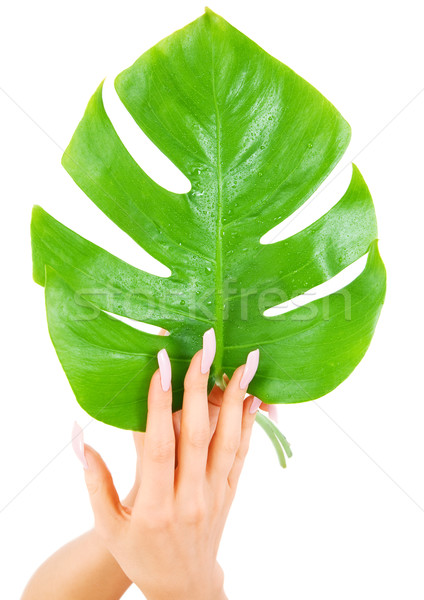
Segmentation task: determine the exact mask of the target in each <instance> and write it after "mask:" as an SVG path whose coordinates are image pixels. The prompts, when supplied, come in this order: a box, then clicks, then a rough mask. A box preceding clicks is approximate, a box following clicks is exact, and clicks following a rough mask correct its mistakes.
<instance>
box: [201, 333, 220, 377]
mask: <svg viewBox="0 0 424 600" xmlns="http://www.w3.org/2000/svg"><path fill="white" fill-rule="evenodd" d="M215 352H216V338H215V331H214V328H213V327H212V328H211V329H208V330H207V331H205V333H204V334H203V352H202V362H201V364H200V371H201V373H203V375H204V374H205V373H207V372H208V371H209V369H210V367H211V364H212V363H213V359H214V358H215Z"/></svg>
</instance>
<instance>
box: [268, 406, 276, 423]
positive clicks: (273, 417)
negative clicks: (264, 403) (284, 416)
mask: <svg viewBox="0 0 424 600" xmlns="http://www.w3.org/2000/svg"><path fill="white" fill-rule="evenodd" d="M268 417H269V418H270V419H271V421H274V422H275V423H278V408H277V406H276V404H268Z"/></svg>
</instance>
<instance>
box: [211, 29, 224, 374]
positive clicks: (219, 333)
mask: <svg viewBox="0 0 424 600" xmlns="http://www.w3.org/2000/svg"><path fill="white" fill-rule="evenodd" d="M210 39H211V53H212V95H213V102H214V107H215V122H216V175H217V179H218V198H217V228H216V240H215V257H216V268H215V335H216V355H215V373H216V375H217V376H218V378H221V376H222V373H221V371H222V359H223V351H224V322H223V291H222V288H223V285H222V167H221V118H220V115H219V108H218V100H217V96H216V86H215V49H214V45H213V36H212V32H211V36H210Z"/></svg>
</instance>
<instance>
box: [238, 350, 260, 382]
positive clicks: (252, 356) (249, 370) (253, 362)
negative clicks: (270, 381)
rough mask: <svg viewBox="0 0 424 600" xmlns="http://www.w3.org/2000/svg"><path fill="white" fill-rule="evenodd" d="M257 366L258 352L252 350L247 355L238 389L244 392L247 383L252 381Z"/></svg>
mask: <svg viewBox="0 0 424 600" xmlns="http://www.w3.org/2000/svg"><path fill="white" fill-rule="evenodd" d="M258 364H259V350H252V352H249V354H248V355H247V360H246V364H245V365H244V371H243V376H242V378H241V379H240V389H241V390H244V389H246V388H247V386H248V385H249V383H250V382H251V381H252V379H253V377H254V375H255V373H256V371H257V368H258Z"/></svg>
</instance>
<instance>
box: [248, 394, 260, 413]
mask: <svg viewBox="0 0 424 600" xmlns="http://www.w3.org/2000/svg"><path fill="white" fill-rule="evenodd" d="M260 405H261V401H260V400H259V398H256V396H254V397H253V400H252V404H251V405H250V409H249V412H250V414H251V415H254V414H255V413H256V412H258V408H259V407H260Z"/></svg>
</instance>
